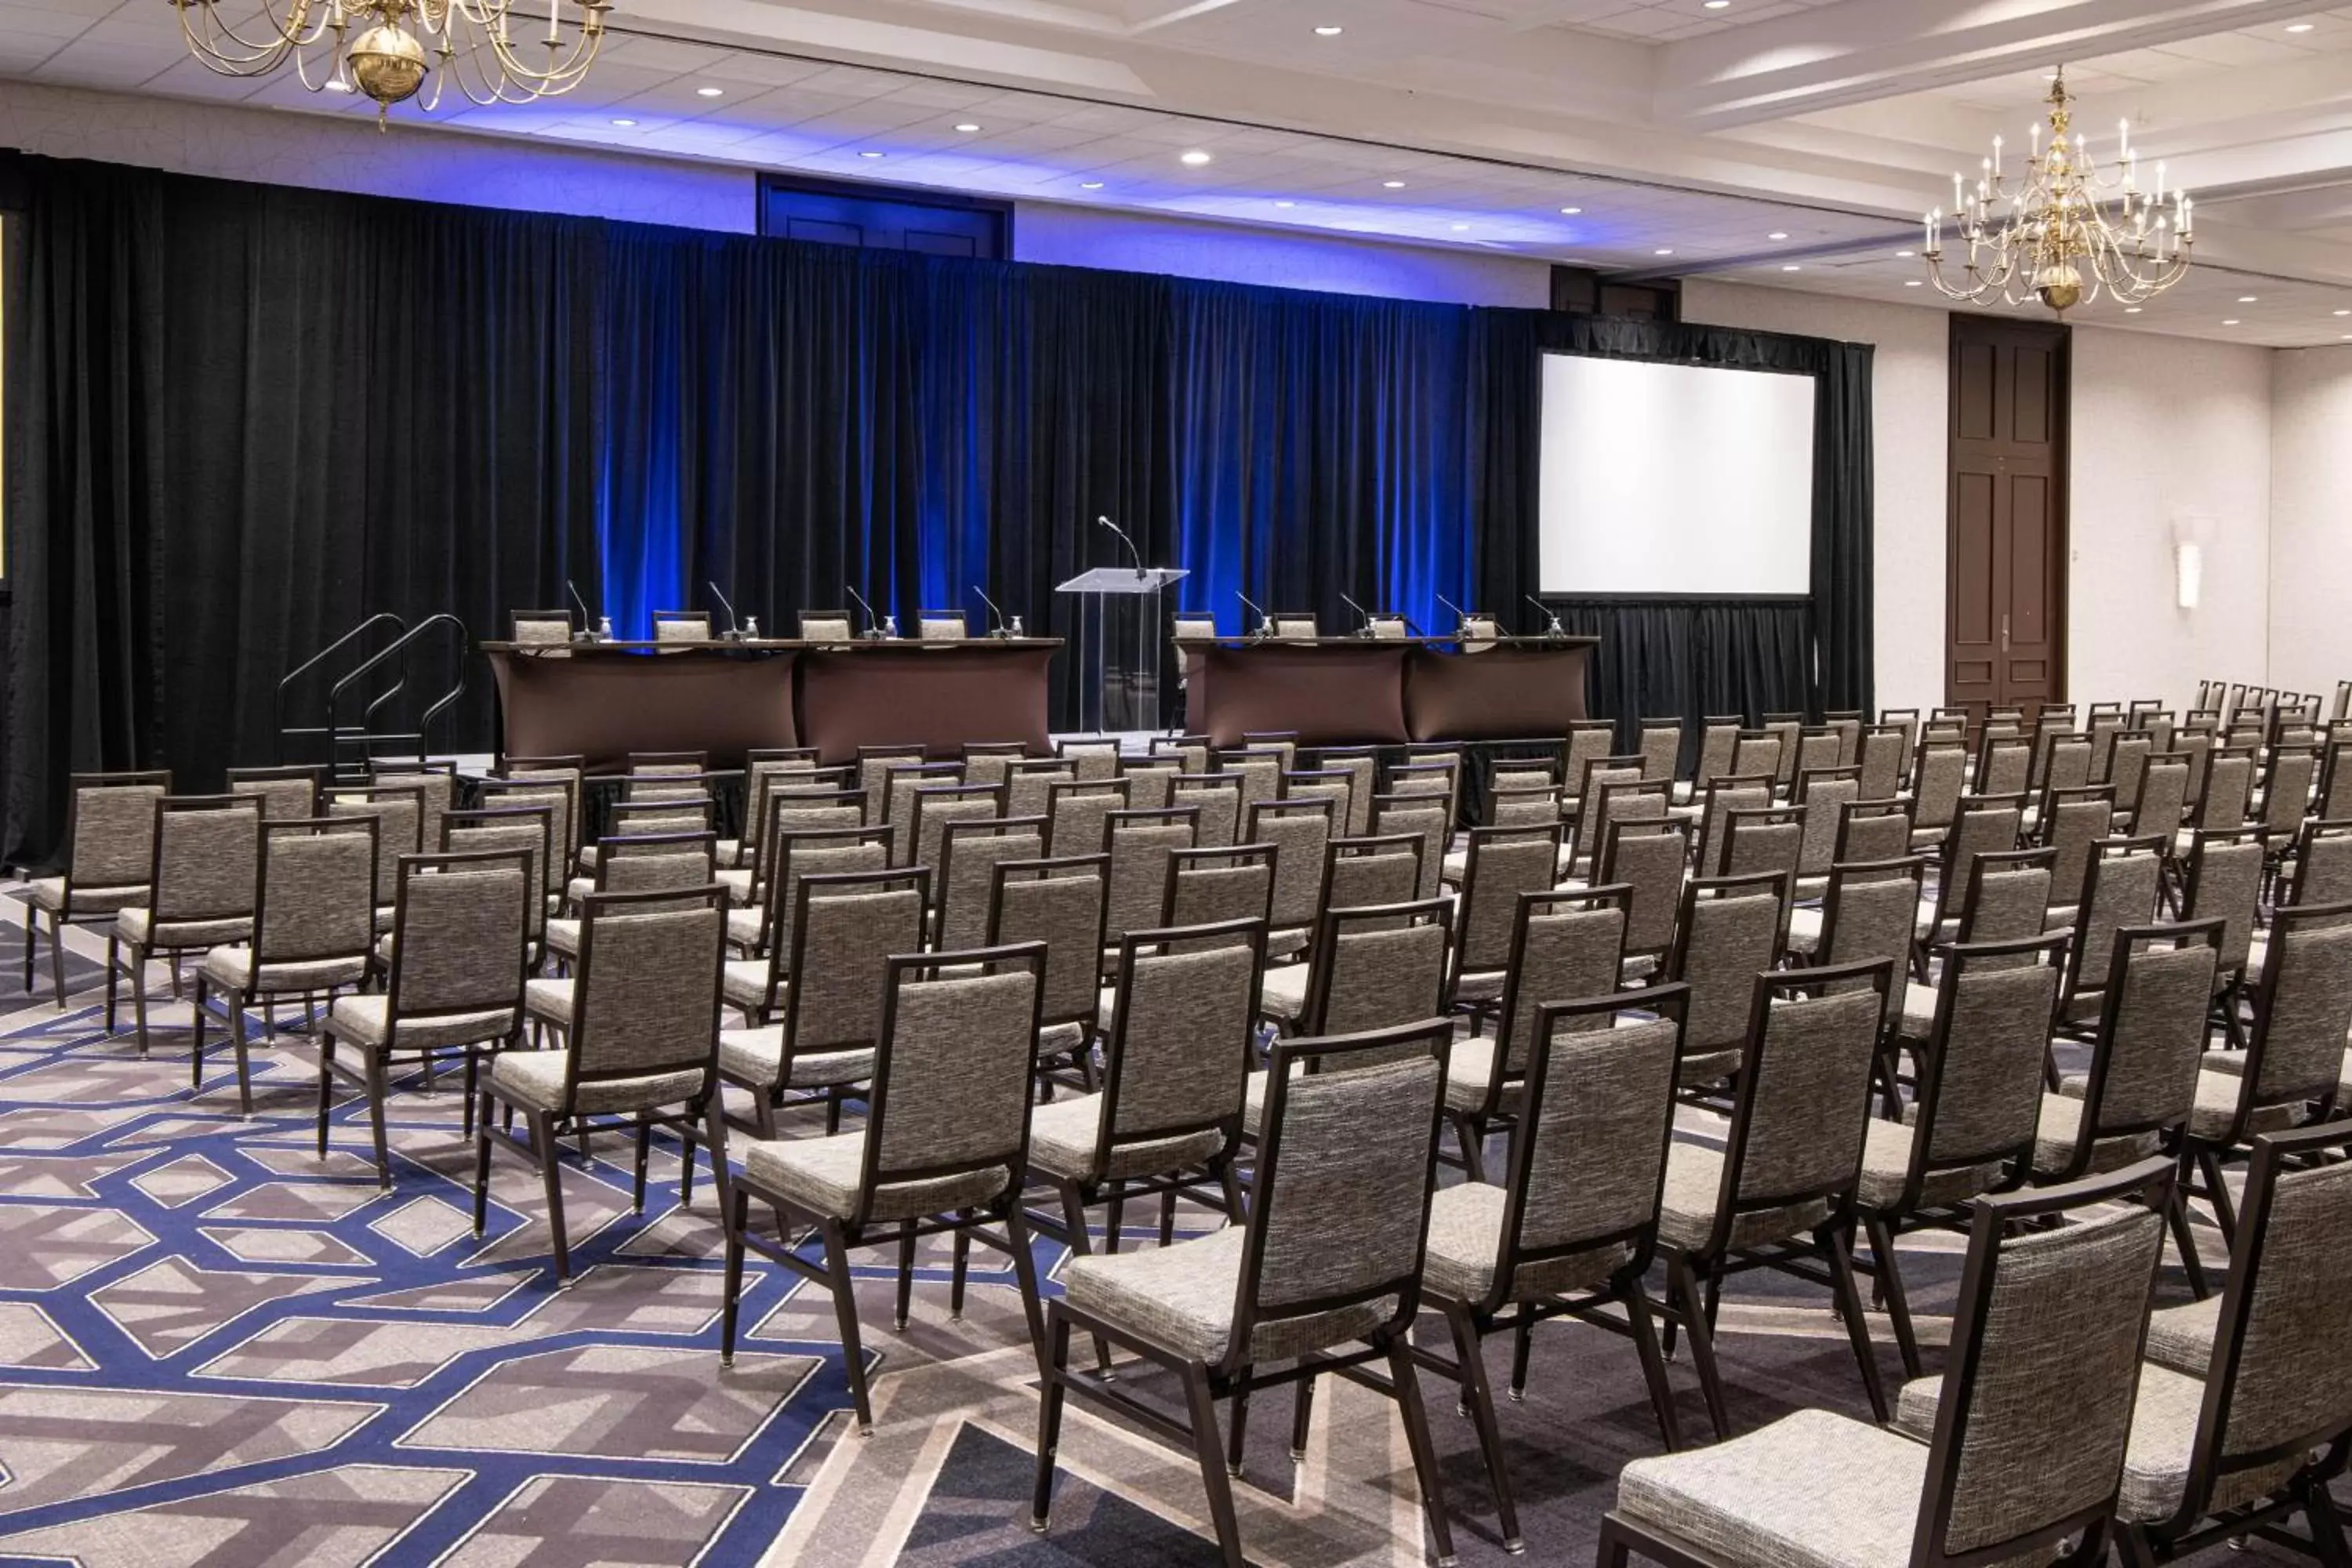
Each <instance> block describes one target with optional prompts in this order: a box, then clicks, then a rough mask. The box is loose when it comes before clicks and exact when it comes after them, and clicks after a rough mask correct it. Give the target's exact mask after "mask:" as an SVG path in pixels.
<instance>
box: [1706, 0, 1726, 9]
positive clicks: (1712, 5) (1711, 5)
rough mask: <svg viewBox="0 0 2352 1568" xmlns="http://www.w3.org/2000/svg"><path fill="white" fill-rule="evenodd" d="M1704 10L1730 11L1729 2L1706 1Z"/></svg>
mask: <svg viewBox="0 0 2352 1568" xmlns="http://www.w3.org/2000/svg"><path fill="white" fill-rule="evenodd" d="M1706 8H1707V9H1708V10H1710V11H1728V10H1730V9H1731V0H1706Z"/></svg>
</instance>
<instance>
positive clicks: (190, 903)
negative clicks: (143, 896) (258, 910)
mask: <svg viewBox="0 0 2352 1568" xmlns="http://www.w3.org/2000/svg"><path fill="white" fill-rule="evenodd" d="M265 811H266V807H265V805H264V803H263V801H262V799H261V798H260V797H259V796H257V795H250V794H247V795H164V796H162V797H160V798H159V799H157V801H156V802H155V826H154V830H153V833H152V837H153V840H154V844H155V849H154V860H153V864H152V867H151V868H150V869H149V871H148V874H147V877H146V882H147V889H148V898H147V907H148V914H149V926H148V942H149V945H150V946H152V947H159V948H168V947H180V946H186V947H203V946H209V945H211V944H213V943H215V942H236V941H240V940H242V939H243V938H244V937H245V936H246V935H247V933H248V932H250V931H251V930H252V929H253V911H254V901H255V900H256V899H257V897H258V896H259V893H260V876H261V823H262V819H263V816H264V813H265Z"/></svg>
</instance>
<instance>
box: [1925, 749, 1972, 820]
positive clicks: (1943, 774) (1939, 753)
mask: <svg viewBox="0 0 2352 1568" xmlns="http://www.w3.org/2000/svg"><path fill="white" fill-rule="evenodd" d="M1968 768H1969V749H1968V747H1967V746H1965V745H1963V744H1962V743H1961V742H1958V741H1928V740H1923V741H1921V742H1919V754H1918V757H1917V759H1916V761H1915V762H1914V763H1912V765H1911V777H1912V785H1911V821H1912V825H1913V826H1916V827H1948V826H1951V824H1952V818H1953V816H1955V815H1956V814H1957V813H1958V811H1959V809H1960V795H1961V793H1962V792H1963V791H1964V790H1965V789H1966V787H1967V784H1968Z"/></svg>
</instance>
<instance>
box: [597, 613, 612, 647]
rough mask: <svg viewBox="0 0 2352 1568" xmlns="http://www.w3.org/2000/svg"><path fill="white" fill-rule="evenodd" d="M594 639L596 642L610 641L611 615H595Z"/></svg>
mask: <svg viewBox="0 0 2352 1568" xmlns="http://www.w3.org/2000/svg"><path fill="white" fill-rule="evenodd" d="M596 640H597V641H598V642H611V641H612V640H613V617H612V616H597V617H596Z"/></svg>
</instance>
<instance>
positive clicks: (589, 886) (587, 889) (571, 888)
mask: <svg viewBox="0 0 2352 1568" xmlns="http://www.w3.org/2000/svg"><path fill="white" fill-rule="evenodd" d="M595 890H596V879H595V878H593V877H574V878H572V879H571V880H570V881H568V882H566V883H564V884H563V902H564V904H565V906H566V907H567V908H570V909H575V910H576V909H578V908H579V907H580V906H581V904H582V903H583V902H584V901H585V900H586V899H587V897H588V895H589V894H591V893H593V892H594V891H595Z"/></svg>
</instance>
